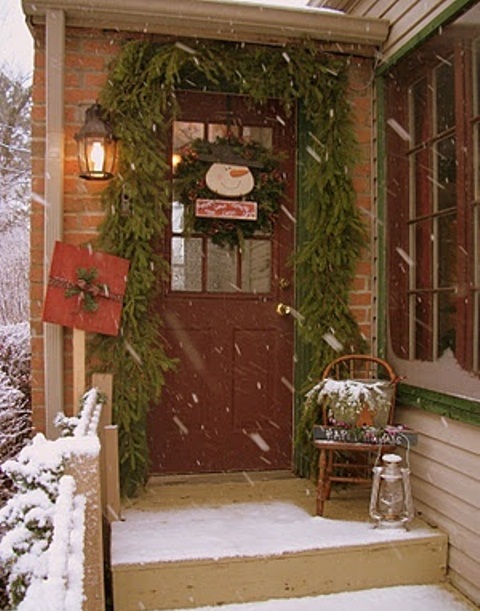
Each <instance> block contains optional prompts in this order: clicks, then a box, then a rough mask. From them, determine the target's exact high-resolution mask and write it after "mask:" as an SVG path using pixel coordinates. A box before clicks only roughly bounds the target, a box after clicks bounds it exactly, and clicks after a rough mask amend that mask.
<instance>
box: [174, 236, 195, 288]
mask: <svg viewBox="0 0 480 611" xmlns="http://www.w3.org/2000/svg"><path fill="white" fill-rule="evenodd" d="M171 246H172V254H171V269H172V281H171V287H172V290H173V291H195V292H198V291H201V290H202V240H201V238H181V237H173V238H172V243H171Z"/></svg>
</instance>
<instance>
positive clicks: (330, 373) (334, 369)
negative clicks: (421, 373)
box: [322, 354, 399, 424]
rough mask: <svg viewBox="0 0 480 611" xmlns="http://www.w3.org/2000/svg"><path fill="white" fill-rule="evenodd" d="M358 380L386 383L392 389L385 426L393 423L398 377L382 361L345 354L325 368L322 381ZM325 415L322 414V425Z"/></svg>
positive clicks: (367, 356) (366, 356)
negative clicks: (327, 379)
mask: <svg viewBox="0 0 480 611" xmlns="http://www.w3.org/2000/svg"><path fill="white" fill-rule="evenodd" d="M326 378H330V379H333V380H358V381H362V382H376V381H386V382H389V385H391V387H392V393H391V403H390V411H389V414H388V418H387V424H392V423H393V418H394V411H395V395H396V387H397V384H398V382H399V377H398V376H397V375H396V373H395V371H394V370H393V368H392V367H391V365H389V363H387V362H386V361H384V360H383V359H381V358H379V357H376V356H369V355H365V354H347V355H343V356H340V357H338V358H336V359H334V360H333V361H332V362H331V363H329V364H328V365H327V367H326V368H325V370H324V372H323V375H322V379H326ZM326 419H327V415H326V413H325V412H324V423H326Z"/></svg>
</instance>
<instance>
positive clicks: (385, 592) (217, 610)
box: [171, 585, 476, 611]
mask: <svg viewBox="0 0 480 611" xmlns="http://www.w3.org/2000/svg"><path fill="white" fill-rule="evenodd" d="M352 609H355V611H385V610H386V609H387V610H388V611H406V610H408V611H440V610H441V611H474V609H476V607H474V606H473V604H471V603H469V602H468V601H467V600H466V599H465V598H464V597H462V596H461V595H460V594H459V593H458V592H456V591H455V590H453V589H451V588H449V587H448V586H446V585H423V586H394V587H391V588H376V589H372V590H360V591H358V592H342V593H340V594H324V595H322V596H309V597H305V598H287V599H273V600H268V601H264V602H254V603H239V604H233V605H222V606H221V607H218V606H217V607H197V609H196V611H352ZM171 611H173V610H171ZM180 611H186V610H185V609H184V610H180Z"/></svg>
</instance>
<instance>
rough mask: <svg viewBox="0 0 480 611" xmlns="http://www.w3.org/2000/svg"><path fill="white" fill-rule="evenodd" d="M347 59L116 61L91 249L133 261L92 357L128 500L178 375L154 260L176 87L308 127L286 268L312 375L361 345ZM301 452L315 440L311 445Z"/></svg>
mask: <svg viewBox="0 0 480 611" xmlns="http://www.w3.org/2000/svg"><path fill="white" fill-rule="evenodd" d="M348 70H349V60H348V58H345V57H341V56H334V55H330V54H327V53H325V52H324V51H322V50H321V49H320V48H319V47H317V46H315V45H314V44H313V43H308V42H305V43H302V44H298V45H291V46H281V47H275V46H256V45H247V44H243V43H222V42H208V41H198V40H189V41H186V42H179V41H177V42H168V43H154V42H149V41H130V42H128V43H126V44H125V45H124V47H123V48H122V50H121V52H120V54H119V56H118V57H117V58H116V60H115V62H114V64H113V66H112V68H111V71H110V74H109V76H108V78H107V81H106V84H105V86H104V88H103V91H102V92H101V96H100V102H101V104H102V105H103V106H104V107H105V108H106V109H107V110H108V111H109V112H110V114H111V116H112V118H113V120H114V124H115V131H116V135H117V136H118V137H119V138H120V142H121V146H120V158H119V167H118V172H117V175H116V177H115V178H114V179H113V180H112V181H111V182H110V183H109V186H108V187H107V188H106V190H105V191H104V192H103V194H102V197H103V204H104V209H105V220H104V222H103V224H102V226H101V229H100V239H99V244H98V246H99V247H101V248H102V249H103V250H106V251H108V252H110V253H112V254H114V255H117V256H121V257H125V258H127V259H129V260H130V262H131V263H130V272H129V278H128V286H127V292H126V295H125V300H124V308H123V317H122V329H121V334H120V335H119V336H118V337H116V338H115V337H107V336H99V337H98V338H97V340H96V341H97V345H96V350H97V354H98V355H99V357H100V360H101V362H102V363H103V367H104V368H105V369H106V370H108V371H111V372H112V373H113V375H114V380H115V384H114V386H115V390H114V401H113V406H114V418H115V422H116V423H117V424H118V425H119V438H120V448H119V452H120V461H121V464H120V468H121V469H120V470H121V486H122V492H123V494H124V495H127V496H129V495H133V494H135V492H136V491H137V490H138V489H139V487H141V486H142V485H143V484H144V483H145V481H146V478H147V475H148V448H147V430H146V429H147V412H148V409H149V406H150V405H151V402H152V400H156V399H159V397H160V393H161V389H162V386H163V384H164V376H165V373H166V372H167V371H168V370H169V369H171V368H172V367H174V362H173V361H172V359H171V358H170V356H168V354H167V350H166V349H165V347H164V345H163V343H162V338H161V326H162V321H161V320H159V319H158V316H156V314H155V312H156V309H155V304H156V302H157V300H158V299H159V295H160V292H161V285H162V282H163V281H164V280H165V278H166V276H167V273H168V267H167V263H166V262H165V261H164V260H163V258H162V256H161V254H160V252H161V248H160V246H159V245H160V244H161V242H162V239H163V234H164V230H165V228H166V226H167V214H168V210H169V207H170V181H169V178H168V177H169V172H170V167H169V159H168V157H167V151H168V134H169V129H170V127H171V122H172V119H173V118H174V117H176V116H177V115H178V106H177V102H176V98H175V91H176V90H177V89H192V88H195V89H198V90H201V91H222V92H233V93H240V94H245V95H248V96H250V98H251V100H252V103H253V104H255V105H260V106H261V105H262V104H264V103H265V102H266V101H267V99H268V98H277V99H278V100H280V102H281V103H282V104H283V108H284V112H285V115H286V116H288V115H290V114H291V112H292V110H293V109H294V108H295V107H296V105H297V104H298V105H301V108H302V112H303V113H304V117H305V120H306V123H307V124H308V125H309V135H308V145H307V146H306V154H305V155H303V158H304V159H305V161H304V163H303V164H302V167H300V172H299V181H300V184H301V190H302V192H303V193H304V194H305V197H304V199H305V202H304V203H303V204H302V206H301V208H302V212H301V214H302V215H303V217H302V218H301V223H302V225H303V227H304V231H305V232H306V233H305V235H304V236H303V239H302V241H301V243H299V244H298V248H297V254H296V256H295V258H294V260H293V262H292V264H294V265H296V266H297V278H299V279H300V286H299V294H300V295H301V303H300V304H299V309H300V312H301V314H302V316H303V317H304V320H305V322H304V324H303V325H301V327H300V329H299V331H300V333H301V336H302V337H303V341H304V342H305V343H306V345H308V346H309V347H310V354H311V372H312V377H314V376H315V375H317V376H318V374H319V373H320V372H321V371H322V369H323V367H324V366H325V364H326V363H327V362H328V361H329V360H331V358H332V356H333V355H334V354H335V351H334V347H332V342H326V341H325V337H326V336H327V334H331V335H334V336H335V338H336V341H337V342H338V345H341V346H343V348H342V350H344V351H350V350H351V347H353V346H355V348H356V349H357V350H358V345H359V343H361V338H360V333H359V330H358V327H357V325H356V322H355V320H354V319H353V317H352V315H351V313H350V310H349V308H348V292H349V288H350V285H351V282H352V280H353V277H354V270H355V266H356V263H357V260H358V256H359V253H360V251H361V249H362V247H363V246H364V245H365V242H366V239H365V229H364V226H363V224H362V222H361V219H360V216H359V212H358V210H357V208H356V206H355V194H354V190H353V186H352V181H351V168H352V166H353V163H354V155H355V150H356V149H355V137H354V130H353V127H352V116H351V113H352V111H351V107H350V103H349V100H348ZM306 443H307V444H308V443H310V441H309V440H307V441H306Z"/></svg>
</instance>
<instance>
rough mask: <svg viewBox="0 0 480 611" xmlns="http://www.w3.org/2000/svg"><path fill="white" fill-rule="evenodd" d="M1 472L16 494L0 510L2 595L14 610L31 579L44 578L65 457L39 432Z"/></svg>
mask: <svg viewBox="0 0 480 611" xmlns="http://www.w3.org/2000/svg"><path fill="white" fill-rule="evenodd" d="M2 469H3V470H4V471H6V473H7V474H8V475H9V477H10V478H11V479H12V480H13V482H14V483H15V487H16V490H17V492H16V494H14V495H13V496H12V498H11V499H10V500H9V501H8V502H7V504H6V505H5V507H4V508H3V509H2V510H0V525H1V526H2V527H3V528H4V529H6V533H5V535H4V536H3V538H2V541H1V542H0V560H1V562H2V564H3V566H4V568H5V569H6V571H7V573H8V580H7V591H8V596H9V600H10V603H11V604H12V605H13V608H14V609H15V608H17V606H18V604H19V602H20V601H21V600H22V599H23V597H24V596H25V592H26V590H27V588H28V586H29V585H30V583H31V581H32V579H34V578H42V577H45V576H46V571H47V568H48V564H47V557H46V551H47V550H48V547H49V545H50V543H51V541H52V535H53V514H54V508H55V500H56V498H57V496H58V486H59V481H60V477H61V476H62V475H63V470H64V456H63V453H62V451H61V447H60V446H59V445H58V444H56V442H55V441H47V440H46V439H45V437H44V436H43V435H41V434H38V435H36V436H35V438H34V440H33V443H32V444H30V445H28V446H26V447H25V448H24V449H23V450H22V451H21V452H20V454H19V455H18V457H17V459H16V460H8V461H6V462H5V463H4V464H3V466H2Z"/></svg>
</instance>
